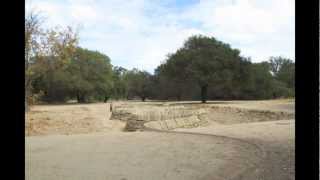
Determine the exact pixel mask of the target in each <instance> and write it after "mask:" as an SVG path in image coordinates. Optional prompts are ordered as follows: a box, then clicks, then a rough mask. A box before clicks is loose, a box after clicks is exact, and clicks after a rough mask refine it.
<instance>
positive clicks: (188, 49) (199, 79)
mask: <svg viewBox="0 0 320 180" xmlns="http://www.w3.org/2000/svg"><path fill="white" fill-rule="evenodd" d="M239 54H240V51H239V50H237V49H232V48H231V47H230V45H228V44H225V43H223V42H221V41H218V40H216V39H215V38H213V37H206V36H201V35H197V36H191V37H190V38H189V39H188V40H187V41H186V42H185V43H184V46H183V47H182V48H181V49H179V50H178V51H177V52H176V53H175V54H173V55H172V56H171V58H169V59H168V61H167V62H166V64H167V65H168V68H172V69H173V71H174V72H177V73H176V75H177V76H178V77H179V79H180V80H181V81H183V80H186V79H188V80H190V81H193V82H195V83H196V84H198V86H199V87H200V89H201V101H202V103H205V102H206V100H207V92H208V87H209V85H218V84H225V86H224V88H225V89H230V85H231V82H232V79H233V73H232V71H233V70H234V69H235V63H236V62H237V61H239V60H240V56H239ZM178 74H179V75H178ZM227 83H229V84H230V85H228V86H229V87H228V86H227Z"/></svg>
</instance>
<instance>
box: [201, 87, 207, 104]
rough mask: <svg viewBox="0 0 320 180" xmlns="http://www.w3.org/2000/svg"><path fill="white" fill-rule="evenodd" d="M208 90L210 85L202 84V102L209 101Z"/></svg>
mask: <svg viewBox="0 0 320 180" xmlns="http://www.w3.org/2000/svg"><path fill="white" fill-rule="evenodd" d="M207 90H208V85H204V86H201V101H202V103H206V102H207Z"/></svg>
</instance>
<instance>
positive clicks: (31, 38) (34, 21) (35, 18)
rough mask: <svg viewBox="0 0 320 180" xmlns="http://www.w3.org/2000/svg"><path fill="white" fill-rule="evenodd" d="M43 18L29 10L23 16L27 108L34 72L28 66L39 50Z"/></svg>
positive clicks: (29, 101)
mask: <svg viewBox="0 0 320 180" xmlns="http://www.w3.org/2000/svg"><path fill="white" fill-rule="evenodd" d="M42 22H43V18H42V17H41V16H40V14H39V13H38V12H35V11H31V12H29V13H28V14H27V15H26V18H25V39H24V42H25V108H26V110H28V105H29V104H30V103H31V98H32V94H31V92H32V85H31V84H32V81H33V79H34V78H33V76H34V72H33V71H32V69H31V68H30V64H31V61H32V60H31V59H32V57H34V56H36V55H37V54H38V51H39V43H38V41H37V39H38V37H39V36H40V35H41V28H40V26H41V24H42Z"/></svg>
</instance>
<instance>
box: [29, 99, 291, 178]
mask: <svg viewBox="0 0 320 180" xmlns="http://www.w3.org/2000/svg"><path fill="white" fill-rule="evenodd" d="M253 103H254V104H253ZM253 103H248V105H242V103H238V102H236V103H234V104H232V105H230V106H236V107H239V106H245V107H248V106H249V108H250V109H252V108H253V109H257V108H258V109H270V108H271V109H272V108H273V109H272V110H278V109H280V110H283V109H286V110H288V111H293V108H292V107H288V106H283V105H281V104H279V105H277V107H276V108H274V107H273V106H271V105H269V104H270V103H269V102H262V103H261V102H259V103H258V102H257V103H255V102H253ZM259 104H260V105H259ZM94 106H96V105H94ZM97 106H99V107H103V108H100V109H96V108H94V107H89V111H90V112H89V113H88V112H87V113H85V114H86V116H85V117H90V118H91V119H92V118H93V117H95V118H94V119H93V120H95V121H93V122H92V123H94V125H99V124H100V126H101V127H103V128H102V129H103V131H98V132H100V133H91V134H87V135H84V134H78V135H71V136H65V135H50V136H45V137H43V136H42V137H26V177H27V179H29V180H37V179H39V180H40V179H41V180H42V179H48V180H51V179H52V180H53V179H58V180H59V179H66V180H68V179H70V180H73V179H77V180H78V179H97V180H99V179H104V180H105V179H112V180H113V179H119V180H125V179H126V180H130V179H133V180H135V179H145V180H147V179H159V180H160V179H172V180H176V179H177V180H179V179H181V180H182V179H190V180H191V179H208V180H209V179H210V180H212V179H213V180H215V179H217V180H220V179H221V180H222V179H223V180H224V179H231V178H232V176H235V177H234V179H245V180H257V179H261V180H264V179H270V180H271V179H272V180H273V179H274V180H278V179H279V180H286V179H294V121H293V120H291V121H290V120H289V121H288V120H284V121H274V122H259V123H246V124H233V125H218V124H216V123H212V125H211V126H208V127H202V128H195V129H180V130H177V131H186V132H195V133H204V134H209V135H212V136H204V135H199V134H198V135H190V134H181V133H178V132H177V131H176V133H175V132H171V133H164V132H162V133H156V132H134V133H124V132H120V131H119V130H120V129H119V127H121V125H120V124H115V122H114V121H110V120H107V118H106V116H108V114H105V113H106V112H107V111H104V108H106V109H108V107H106V105H105V104H104V105H97ZM269 106H270V107H269ZM81 108H84V107H82V106H81ZM84 119H85V118H84ZM80 122H82V121H80ZM83 122H85V121H83ZM90 127H91V126H90ZM92 127H95V126H92ZM62 132H64V131H62ZM77 132H79V131H77ZM106 132H108V133H106ZM213 135H222V136H227V137H230V138H221V137H216V136H213ZM232 138H236V139H239V140H241V141H239V140H235V139H232ZM254 145H257V146H258V147H259V148H257V147H256V146H254ZM261 150H263V152H262V151H261ZM261 158H264V159H261ZM247 168H249V169H247ZM238 175H241V176H238Z"/></svg>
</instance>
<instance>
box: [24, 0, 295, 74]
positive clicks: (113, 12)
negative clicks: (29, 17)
mask: <svg viewBox="0 0 320 180" xmlns="http://www.w3.org/2000/svg"><path fill="white" fill-rule="evenodd" d="M31 9H34V10H36V11H40V13H41V15H42V16H44V17H45V19H46V21H45V24H44V25H43V26H44V27H47V28H49V27H54V26H57V25H58V26H68V25H69V26H72V27H76V28H79V36H80V41H79V45H80V46H81V47H83V48H87V49H90V50H97V51H99V52H101V53H104V54H106V55H107V56H109V57H110V59H111V63H112V64H113V65H114V66H122V67H124V68H127V69H132V68H138V69H143V70H147V71H148V72H150V73H153V71H154V69H155V68H156V67H157V66H158V65H159V64H160V63H162V62H164V60H165V59H166V55H167V54H168V53H174V52H175V51H176V50H177V49H178V48H180V47H182V46H183V43H184V41H185V40H186V39H187V38H188V37H190V36H191V35H196V34H202V35H206V36H212V37H215V38H216V39H218V40H220V41H223V42H225V43H228V44H230V45H231V47H232V48H237V49H239V50H240V51H241V53H240V54H241V55H242V56H245V57H251V60H252V62H261V61H266V60H268V58H269V57H270V56H283V57H286V58H290V59H292V60H294V54H295V45H294V44H295V28H294V27H295V17H294V15H295V12H294V10H295V4H294V0H268V1H262V0H27V1H26V12H29V11H30V10H31Z"/></svg>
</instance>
